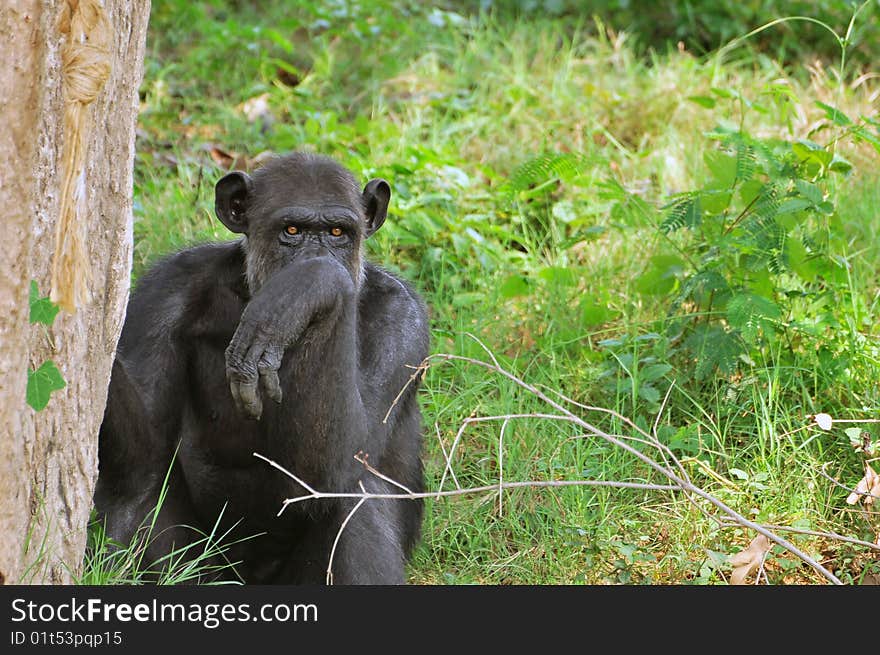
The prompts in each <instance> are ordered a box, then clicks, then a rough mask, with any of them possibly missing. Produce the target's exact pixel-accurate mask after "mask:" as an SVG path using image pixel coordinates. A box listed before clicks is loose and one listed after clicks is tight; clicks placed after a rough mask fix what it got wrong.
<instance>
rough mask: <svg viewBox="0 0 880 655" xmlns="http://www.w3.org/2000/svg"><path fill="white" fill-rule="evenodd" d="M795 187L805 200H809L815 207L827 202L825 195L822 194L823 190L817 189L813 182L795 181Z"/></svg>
mask: <svg viewBox="0 0 880 655" xmlns="http://www.w3.org/2000/svg"><path fill="white" fill-rule="evenodd" d="M794 186H795V188H797V190H798V192H800V194H801V195H802V196H803V197H804V198H806V199H807V200H809V201H810V202H811V203H813V204H814V205H818V204H819V203H820V202H822V201H823V200H825V194H824V193H823V192H822V189H820V188H819V187H817V186H816V185H815V184H813V183H812V182H807V181H806V180H795V182H794Z"/></svg>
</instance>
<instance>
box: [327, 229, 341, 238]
mask: <svg viewBox="0 0 880 655" xmlns="http://www.w3.org/2000/svg"><path fill="white" fill-rule="evenodd" d="M330 234H332V235H333V236H335V237H341V236H342V228H341V227H334V228H331V229H330Z"/></svg>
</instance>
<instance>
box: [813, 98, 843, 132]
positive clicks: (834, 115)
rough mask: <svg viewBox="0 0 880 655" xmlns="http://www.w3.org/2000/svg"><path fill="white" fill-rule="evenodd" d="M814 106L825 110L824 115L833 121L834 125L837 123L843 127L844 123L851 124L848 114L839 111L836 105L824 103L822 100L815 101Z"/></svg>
mask: <svg viewBox="0 0 880 655" xmlns="http://www.w3.org/2000/svg"><path fill="white" fill-rule="evenodd" d="M816 106H817V107H820V108H822V109H824V110H825V115H826V116H827V117H828V118H830V119H831V120H832V121H834V124H835V125H839V126H841V127H844V126H846V125H852V120H851V119H850V117H849V116H847V115H846V114H844V113H843V112H842V111H840V110H839V109H838V108H837V107H832V106H831V105H826V104H825V103H824V102H819V101H818V100H817V101H816Z"/></svg>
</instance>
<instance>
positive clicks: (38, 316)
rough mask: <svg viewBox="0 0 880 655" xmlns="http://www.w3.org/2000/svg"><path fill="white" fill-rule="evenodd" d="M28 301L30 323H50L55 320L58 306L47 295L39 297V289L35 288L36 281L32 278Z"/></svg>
mask: <svg viewBox="0 0 880 655" xmlns="http://www.w3.org/2000/svg"><path fill="white" fill-rule="evenodd" d="M29 302H30V307H31V313H30V322H31V325H33V324H34V323H45V324H46V325H52V323H53V322H54V321H55V316H57V315H58V310H59V307H58V305H56V304H55V303H54V302H52V301H51V300H50V299H49V297H48V296H46V297H44V298H40V291H39V289H37V283H36V281H34V280H31V288H30V298H29Z"/></svg>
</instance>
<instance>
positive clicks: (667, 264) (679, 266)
mask: <svg viewBox="0 0 880 655" xmlns="http://www.w3.org/2000/svg"><path fill="white" fill-rule="evenodd" d="M683 271H684V262H682V260H681V259H679V258H678V257H676V256H674V255H655V256H654V257H651V260H650V263H649V264H648V267H647V268H646V269H645V271H644V272H643V273H642V274H641V275H639V276H638V277H637V278H636V279H635V280H633V286H634V287H635V289H636V291H638V292H639V293H642V294H645V295H651V296H660V295H663V294H665V293H668V292H669V291H671V290H672V289H673V288H674V287H675V283H676V281H677V279H678V276H679V275H680V274H681V273H682V272H683Z"/></svg>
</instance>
